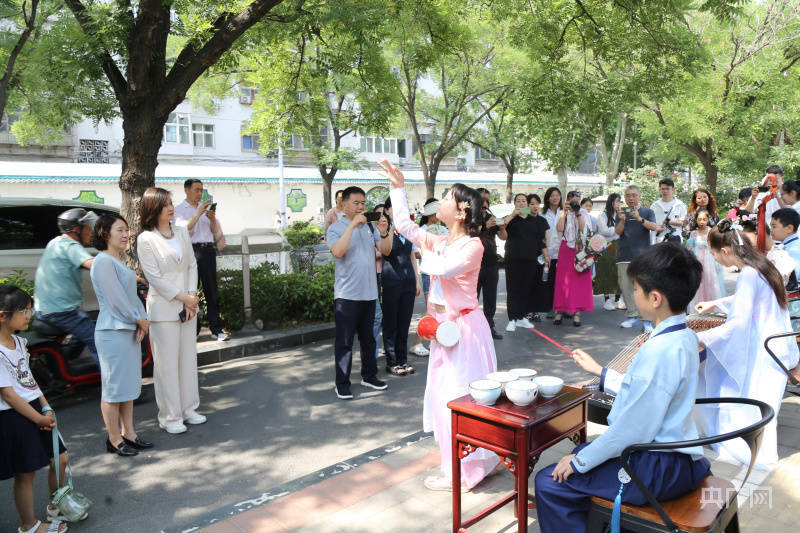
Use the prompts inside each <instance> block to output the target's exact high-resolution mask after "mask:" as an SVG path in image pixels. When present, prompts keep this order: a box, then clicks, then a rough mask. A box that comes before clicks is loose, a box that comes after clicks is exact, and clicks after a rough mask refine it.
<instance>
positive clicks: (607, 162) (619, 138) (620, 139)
mask: <svg viewBox="0 0 800 533" xmlns="http://www.w3.org/2000/svg"><path fill="white" fill-rule="evenodd" d="M627 124H628V114H627V113H620V114H619V117H618V118H617V132H616V133H615V134H614V144H613V145H612V146H611V151H610V152H609V150H608V146H607V145H606V138H605V128H604V127H603V122H602V121H601V122H600V135H599V136H598V144H599V145H600V155H601V156H602V158H603V170H604V171H605V174H606V184H605V189H606V190H605V191H604V192H607V191H608V189H610V188H611V186H612V185H614V180H615V179H617V176H618V175H619V162H620V158H621V157H622V149H623V148H624V146H625V130H626V127H627Z"/></svg>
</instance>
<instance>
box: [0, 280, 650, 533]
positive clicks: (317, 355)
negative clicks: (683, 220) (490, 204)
mask: <svg viewBox="0 0 800 533" xmlns="http://www.w3.org/2000/svg"><path fill="white" fill-rule="evenodd" d="M501 276H502V273H501ZM504 286H505V283H504V281H503V279H502V278H501V281H500V292H501V293H500V295H499V300H500V303H499V306H498V312H497V323H498V329H503V328H504V327H505V325H506V322H507V321H506V317H505V307H504V303H505V293H504ZM417 304H418V305H417V307H418V311H421V310H422V304H421V300H418V302H417ZM601 304H602V301H601V300H600V298H596V299H595V306H596V307H597V308H598V309H599V308H600V305H601ZM623 319H624V313H623V312H622V311H613V312H609V311H603V310H602V309H601V310H599V311H595V312H594V313H591V314H585V316H584V317H583V323H584V325H583V326H582V327H580V328H575V327H573V326H572V324H571V322H569V321H568V320H565V321H564V323H563V324H562V325H561V326H554V325H552V323H544V324H537V327H540V328H541V330H542V331H543V332H545V333H546V334H548V335H550V336H552V337H554V338H555V339H557V340H558V341H559V342H561V343H562V344H564V345H566V346H568V347H581V348H584V349H586V350H587V351H589V352H590V353H592V354H593V355H595V356H596V358H597V359H598V360H599V361H600V362H601V363H602V362H606V361H608V360H609V359H610V358H611V357H613V356H614V355H615V354H616V353H618V352H619V350H620V349H621V348H622V347H623V346H624V345H625V344H627V343H628V342H629V341H630V339H631V338H632V337H633V336H634V332H633V331H632V330H623V329H621V328H619V327H618V324H619V322H621V321H622V320H623ZM504 334H505V332H504ZM505 335H506V337H505V338H504V339H503V340H502V341H497V343H496V348H497V358H498V364H499V367H500V368H501V369H509V368H514V367H519V366H526V367H533V368H536V369H537V370H538V371H539V373H540V374H554V375H557V376H561V377H563V378H564V379H565V380H566V382H567V383H569V382H573V381H578V380H579V379H584V378H585V377H586V376H585V375H583V374H582V373H581V372H580V371H579V370H578V369H577V367H575V365H574V364H573V363H572V361H571V359H570V358H569V357H568V356H567V355H566V354H564V353H563V352H561V351H560V350H558V349H557V348H555V347H554V346H552V345H551V344H549V343H547V342H545V341H544V340H542V339H541V338H539V337H538V336H537V335H535V334H534V333H532V332H530V331H527V330H518V331H517V332H515V333H512V334H505ZM409 358H410V362H412V363H413V364H415V366H416V368H417V373H416V374H415V375H413V376H408V377H389V378H387V379H388V382H389V390H388V391H385V392H377V391H372V390H368V389H364V388H362V387H360V386H359V385H354V387H353V391H354V393H355V395H356V397H355V399H354V400H352V401H350V402H344V401H340V400H337V399H336V397H335V395H334V393H333V383H332V380H333V356H332V345H331V343H314V344H310V345H305V346H302V347H300V348H299V349H291V350H285V351H281V352H277V353H273V354H267V355H264V356H256V357H251V358H247V359H240V360H236V361H231V362H228V363H224V364H219V365H214V366H210V367H205V368H203V369H201V372H200V386H201V393H200V394H201V401H202V404H201V408H200V412H202V413H205V414H207V415H208V418H209V421H208V423H207V424H205V425H203V426H196V427H192V428H191V429H190V431H189V432H188V433H186V434H184V435H177V436H170V435H167V434H166V433H164V432H162V431H159V430H158V428H157V424H156V422H155V402H154V401H151V402H149V403H147V404H144V405H139V406H137V407H136V409H135V417H136V420H137V421H138V430H139V431H140V433H141V434H142V435H143V436H144V437H145V438H147V439H150V440H153V441H154V442H155V443H156V444H157V448H156V449H154V450H153V451H152V452H150V453H146V454H141V455H139V456H138V457H135V458H130V459H129V458H119V457H117V456H115V455H111V454H107V453H105V449H104V444H103V443H104V440H105V432H104V430H103V424H102V419H101V417H100V411H99V408H98V398H99V390H98V389H89V390H86V391H84V392H83V394H82V395H81V396H80V397H74V398H71V399H70V401H69V402H62V403H61V404H60V405H58V406H57V412H58V415H59V421H60V425H61V426H62V428H63V432H64V434H65V437H66V440H67V443H68V447H69V450H70V454H71V457H72V463H73V466H74V469H75V475H76V485H77V487H78V488H79V490H81V491H82V492H85V493H86V494H87V495H89V496H90V497H91V498H93V499H94V501H95V506H94V508H93V510H92V512H91V516H90V517H89V519H87V520H86V521H85V522H84V523H82V524H80V525H76V526H74V527H71V528H70V529H71V530H75V531H80V532H87V533H88V532H108V531H135V532H140V531H141V532H155V531H160V530H161V529H163V528H175V527H177V526H181V525H186V524H191V523H192V521H193V519H194V518H197V517H199V516H202V515H205V514H207V513H208V512H210V511H213V510H215V509H218V508H220V507H224V506H228V505H232V504H234V503H236V502H239V501H242V500H245V499H248V498H251V497H254V496H256V495H259V494H261V493H262V492H264V491H266V490H267V489H269V488H270V487H274V486H276V485H279V484H281V483H285V482H288V481H290V480H293V479H296V478H298V477H300V476H303V475H305V474H308V473H310V472H314V471H316V470H318V469H320V468H323V467H325V466H328V465H332V464H335V463H337V462H338V461H342V460H344V459H347V458H349V457H353V456H355V455H358V454H360V453H363V452H366V451H368V450H372V449H374V448H377V447H379V446H381V445H384V444H387V443H390V442H393V441H395V440H397V439H400V438H402V437H404V436H407V435H410V434H412V433H415V432H418V431H419V430H420V429H421V425H422V420H421V419H422V417H421V413H422V398H423V392H424V388H425V374H426V364H427V361H426V359H423V358H418V357H415V356H409ZM379 364H383V359H381V360H380V361H379ZM358 369H359V365H358V363H356V364H354V368H353V375H354V376H358ZM381 373H382V374H383V372H382V371H381ZM354 381H355V380H354ZM150 388H152V386H150ZM45 479H46V476H45V475H44V472H42V473H40V474H38V475H37V479H36V490H37V492H36V501H37V504H36V508H37V511H38V515H39V516H43V514H44V506H45V501H46V492H47V489H46V483H45ZM0 502H1V503H0V531H3V532H6V531H15V530H16V526H17V525H18V524H17V513H16V510H15V508H14V506H13V500H12V483H11V481H4V482H2V483H0Z"/></svg>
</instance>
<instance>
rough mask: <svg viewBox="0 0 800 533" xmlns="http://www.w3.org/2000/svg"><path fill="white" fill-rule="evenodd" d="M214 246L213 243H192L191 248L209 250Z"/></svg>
mask: <svg viewBox="0 0 800 533" xmlns="http://www.w3.org/2000/svg"><path fill="white" fill-rule="evenodd" d="M212 246H214V243H213V242H193V243H192V248H211V247H212Z"/></svg>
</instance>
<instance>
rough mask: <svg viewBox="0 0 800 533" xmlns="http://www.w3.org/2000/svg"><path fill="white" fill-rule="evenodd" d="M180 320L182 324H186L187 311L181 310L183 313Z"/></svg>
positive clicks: (179, 314) (179, 315)
mask: <svg viewBox="0 0 800 533" xmlns="http://www.w3.org/2000/svg"><path fill="white" fill-rule="evenodd" d="M178 318H180V319H181V322H186V309H181V312H180V313H178Z"/></svg>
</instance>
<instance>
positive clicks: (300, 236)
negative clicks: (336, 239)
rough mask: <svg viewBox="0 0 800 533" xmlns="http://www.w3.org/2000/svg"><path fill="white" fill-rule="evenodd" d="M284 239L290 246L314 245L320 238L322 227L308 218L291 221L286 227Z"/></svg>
mask: <svg viewBox="0 0 800 533" xmlns="http://www.w3.org/2000/svg"><path fill="white" fill-rule="evenodd" d="M285 235H286V240H287V241H289V244H290V245H291V246H292V248H303V247H305V246H314V245H315V244H319V243H320V241H321V240H322V237H323V235H322V228H320V227H319V226H318V225H316V224H314V223H312V222H311V221H309V220H299V221H297V222H293V223H292V225H291V226H289V227H288V228H287V229H286V233H285Z"/></svg>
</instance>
